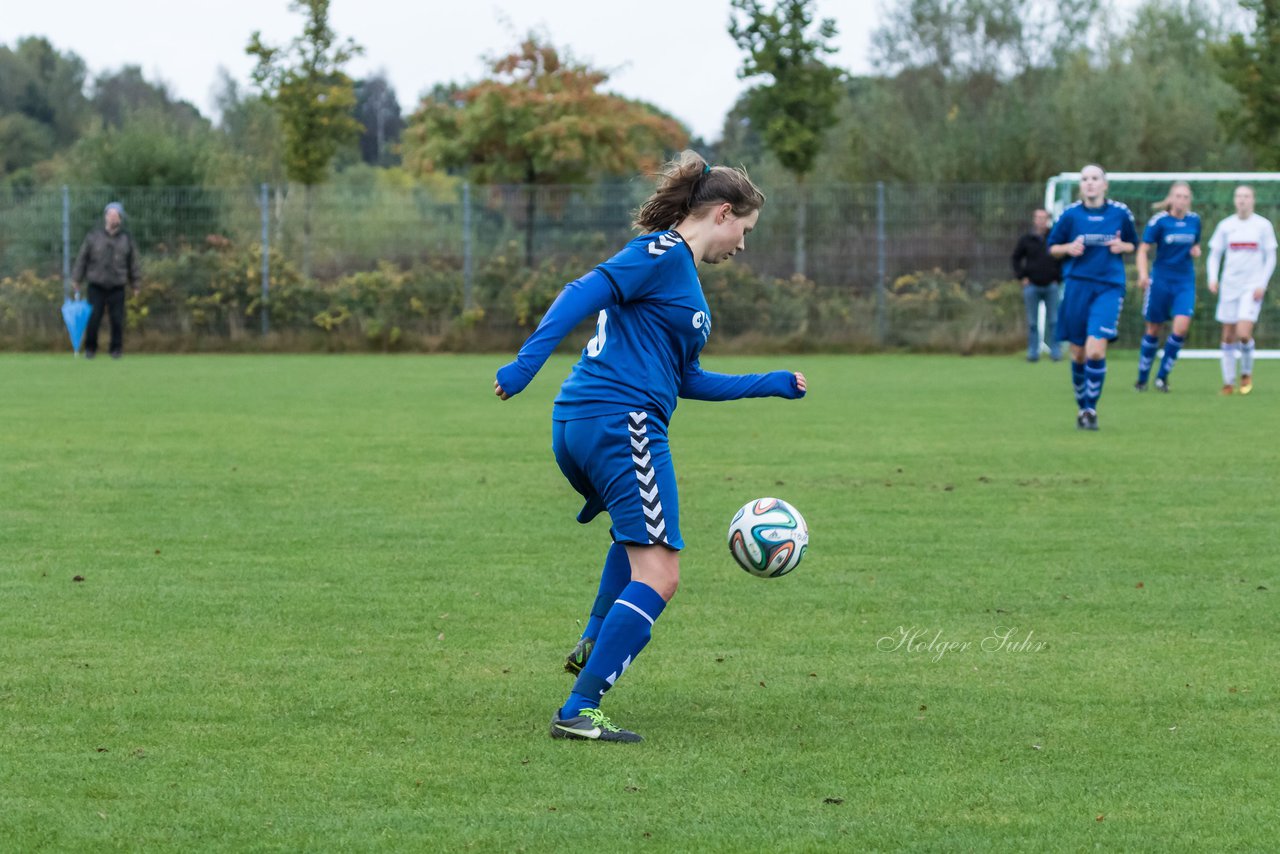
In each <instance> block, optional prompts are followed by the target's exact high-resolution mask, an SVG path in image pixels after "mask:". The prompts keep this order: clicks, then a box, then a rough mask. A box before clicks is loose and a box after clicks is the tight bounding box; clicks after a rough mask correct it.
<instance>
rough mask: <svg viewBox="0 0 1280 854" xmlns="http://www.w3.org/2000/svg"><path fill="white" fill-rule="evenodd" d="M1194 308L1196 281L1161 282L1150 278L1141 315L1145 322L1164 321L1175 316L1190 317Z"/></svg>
mask: <svg viewBox="0 0 1280 854" xmlns="http://www.w3.org/2000/svg"><path fill="white" fill-rule="evenodd" d="M1195 310H1196V283H1195V282H1194V281H1190V282H1176V283H1171V284H1161V282H1160V281H1159V280H1158V279H1155V278H1152V280H1151V284H1150V285H1148V286H1147V295H1146V297H1144V298H1143V301H1142V316H1143V317H1144V318H1146V320H1147V323H1165V322H1166V321H1169V320H1173V318H1175V317H1190V316H1191V315H1192V313H1193V312H1194V311H1195Z"/></svg>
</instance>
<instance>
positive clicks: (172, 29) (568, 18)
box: [0, 0, 893, 140]
mask: <svg viewBox="0 0 1280 854" xmlns="http://www.w3.org/2000/svg"><path fill="white" fill-rule="evenodd" d="M885 2H893V0H818V2H817V9H818V12H819V15H820V16H822V17H827V18H834V19H835V21H836V26H837V28H838V29H839V35H838V36H837V37H836V39H835V44H836V45H837V46H838V47H839V53H836V54H834V55H833V56H832V57H831V58H830V60H829V61H830V62H832V63H833V64H835V65H838V66H840V67H842V68H845V69H846V70H849V71H853V72H857V73H862V72H866V71H868V70H870V61H869V59H868V48H869V44H870V33H871V31H872V30H873V29H874V27H875V26H876V25H877V23H878V20H879V17H880V10H881V8H882V6H883V4H884V3H885ZM3 7H4V9H3V12H0V43H3V44H6V45H8V46H10V47H12V46H13V45H14V43H15V42H16V41H17V40H18V39H19V38H21V37H23V36H29V35H42V36H45V37H47V38H48V39H49V40H50V41H51V42H52V43H53V45H54V46H55V47H57V48H58V49H59V50H62V51H74V52H75V53H77V54H79V55H80V57H81V58H82V59H83V60H84V61H85V62H86V63H87V64H88V66H89V73H90V75H91V76H95V75H97V74H99V73H101V72H103V71H107V70H115V69H118V68H120V67H121V66H123V65H138V66H140V67H141V68H142V70H143V73H144V74H145V75H146V77H147V78H148V79H149V80H153V81H155V80H163V81H164V82H165V83H167V84H169V87H170V89H171V91H173V92H174V93H175V94H176V95H177V96H178V97H180V98H182V99H185V100H187V101H190V102H191V103H193V104H195V105H196V107H198V108H199V109H200V111H201V112H203V113H205V114H206V115H211V114H212V113H213V98H212V92H213V88H214V83H215V81H216V80H217V78H218V68H219V66H221V67H224V68H226V69H227V71H228V72H229V73H230V74H231V76H232V77H233V78H235V79H236V80H239V81H241V82H243V83H246V84H247V83H248V79H249V71H250V69H251V68H252V66H253V63H252V62H251V60H250V59H249V57H247V56H246V55H245V53H244V46H245V44H246V43H247V42H248V41H249V36H250V34H251V33H252V32H253V31H254V30H261V31H262V34H263V38H264V40H266V41H267V42H268V43H271V44H279V45H283V44H286V43H287V42H288V41H289V40H290V39H292V38H293V37H294V36H295V35H298V34H299V33H300V32H301V30H302V22H303V20H304V18H303V15H302V14H300V13H296V12H290V11H289V2H288V0H217V2H212V3H193V2H184V0H102V2H89V0H25V2H24V0H3ZM728 15H729V2H728V0H685V1H684V2H677V3H671V4H659V5H655V4H647V3H646V4H641V3H634V2H629V3H624V2H613V0H498V2H495V0H464V1H463V2H448V3H445V2H439V0H419V2H414V0H333V2H332V4H331V6H330V21H331V24H332V25H333V27H334V28H335V29H336V30H337V32H338V33H339V35H341V36H343V37H351V38H354V39H355V40H356V41H357V42H358V43H359V44H361V45H363V46H364V48H365V55H364V56H363V57H361V58H359V59H357V60H355V61H354V63H353V64H352V66H351V68H350V71H351V72H352V75H353V76H354V77H357V78H358V77H363V76H367V75H369V74H372V73H375V72H377V71H380V70H381V71H385V72H386V74H387V77H388V78H389V79H390V81H391V83H392V85H393V86H394V87H395V89H396V94H397V96H398V98H399V100H400V106H401V109H402V110H404V112H405V113H409V112H411V111H412V110H413V107H414V106H415V105H416V103H417V100H418V96H419V95H420V94H421V93H422V92H424V91H427V90H429V89H430V88H431V87H432V86H433V85H434V84H436V83H446V82H450V81H456V82H466V81H470V80H475V79H477V78H479V77H480V76H482V75H483V73H484V71H485V66H484V63H483V57H487V56H493V55H498V54H501V53H504V52H506V51H507V50H508V49H509V48H512V47H514V46H515V45H516V44H517V43H518V42H519V40H520V37H521V36H522V35H523V34H525V33H527V32H528V31H529V30H531V29H534V30H538V31H540V32H543V33H545V34H547V35H548V36H549V37H550V39H551V41H552V43H553V44H555V45H556V46H557V47H561V48H565V47H567V48H568V49H569V50H570V51H571V52H572V54H573V55H574V57H575V58H576V59H579V60H584V61H586V62H588V63H589V64H591V65H593V66H595V67H598V68H603V69H605V70H608V71H611V72H612V76H611V79H610V80H609V82H608V83H607V84H606V87H607V88H608V89H610V90H611V91H614V92H617V93H619V94H622V95H626V96H628V97H633V98H642V99H644V100H646V101H649V102H651V103H653V104H656V105H658V106H659V107H661V108H663V109H664V110H667V111H668V112H670V113H671V114H672V115H674V116H675V117H676V118H678V119H680V120H681V121H683V122H684V123H685V124H686V125H688V126H689V128H690V129H691V130H692V131H693V132H694V133H695V134H697V135H699V136H702V137H704V138H706V139H708V140H714V139H716V138H718V137H719V135H720V128H721V124H722V122H723V119H724V116H725V114H726V113H727V112H728V110H729V108H730V107H731V106H732V105H733V103H734V101H735V100H736V99H737V97H738V96H739V95H740V94H741V93H742V92H743V91H744V90H745V88H747V87H746V84H744V83H743V81H741V80H739V79H738V78H737V70H738V68H739V66H740V65H741V61H742V55H741V53H740V52H739V51H738V49H737V47H736V46H735V45H734V44H733V41H732V39H730V37H729V35H728V33H727V32H726V23H727V20H728Z"/></svg>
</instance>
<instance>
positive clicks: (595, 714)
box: [551, 709, 644, 743]
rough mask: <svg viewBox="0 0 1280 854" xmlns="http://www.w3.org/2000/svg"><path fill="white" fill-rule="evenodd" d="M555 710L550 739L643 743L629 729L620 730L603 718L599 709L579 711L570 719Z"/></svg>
mask: <svg viewBox="0 0 1280 854" xmlns="http://www.w3.org/2000/svg"><path fill="white" fill-rule="evenodd" d="M560 714H561V713H560V710H559V709H557V710H556V714H555V717H553V718H552V719H551V737H552V738H568V739H573V740H575V741H620V742H624V743H632V742H637V741H644V738H643V737H641V736H639V735H637V734H636V733H634V732H632V731H631V730H629V729H622V728H621V727H617V726H614V725H613V722H612V721H610V720H609V719H608V718H606V717H605V716H604V712H602V711H600V710H599V709H579V710H578V714H577V715H576V716H574V717H572V718H562V717H560Z"/></svg>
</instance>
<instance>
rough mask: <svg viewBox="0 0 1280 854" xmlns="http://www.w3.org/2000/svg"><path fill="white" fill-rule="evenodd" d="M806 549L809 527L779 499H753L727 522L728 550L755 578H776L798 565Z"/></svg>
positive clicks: (798, 512)
mask: <svg viewBox="0 0 1280 854" xmlns="http://www.w3.org/2000/svg"><path fill="white" fill-rule="evenodd" d="M808 548H809V526H808V525H806V524H805V521H804V517H803V516H801V515H800V511H799V510H797V509H796V508H794V507H792V506H791V505H790V504H788V503H787V502H785V501H783V500H782V499H781V498H757V499H756V500H755V501H750V502H748V503H746V504H744V505H743V506H742V509H741V510H739V511H738V512H737V513H735V514H734V516H733V521H732V522H730V523H729V553H730V554H732V555H733V559H734V560H736V561H737V562H738V566H740V567H742V568H743V569H745V570H746V571H747V572H749V573H751V574H752V575H755V576H757V577H759V578H777V577H778V576H781V575H786V574H787V573H788V572H790V571H791V570H793V569H795V568H796V567H797V566H799V565H800V560H801V559H802V558H803V557H804V553H805V550H806V549H808Z"/></svg>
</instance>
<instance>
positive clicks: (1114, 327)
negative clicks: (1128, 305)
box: [1058, 278, 1124, 347]
mask: <svg viewBox="0 0 1280 854" xmlns="http://www.w3.org/2000/svg"><path fill="white" fill-rule="evenodd" d="M1123 305H1124V288H1123V287H1121V286H1119V285H1109V284H1107V283H1105V282H1095V281H1093V280H1092V279H1072V278H1068V279H1067V281H1066V292H1065V293H1063V295H1062V304H1061V305H1059V306H1058V338H1060V339H1061V340H1063V341H1070V342H1071V343H1072V344H1075V345H1076V346H1077V347H1083V346H1084V343H1085V339H1086V338H1102V339H1104V340H1106V341H1114V340H1115V339H1116V338H1117V337H1118V336H1119V334H1120V333H1119V323H1120V308H1121V306H1123Z"/></svg>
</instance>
